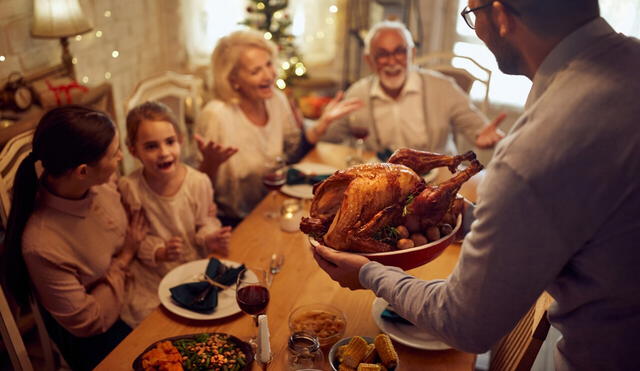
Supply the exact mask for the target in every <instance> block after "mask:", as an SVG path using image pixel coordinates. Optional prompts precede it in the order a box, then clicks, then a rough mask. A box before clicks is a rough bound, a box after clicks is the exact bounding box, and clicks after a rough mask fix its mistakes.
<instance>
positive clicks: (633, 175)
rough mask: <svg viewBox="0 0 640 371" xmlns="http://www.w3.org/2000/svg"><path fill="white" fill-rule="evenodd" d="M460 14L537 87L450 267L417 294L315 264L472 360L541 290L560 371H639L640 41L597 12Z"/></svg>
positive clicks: (519, 4)
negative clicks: (548, 299) (557, 336)
mask: <svg viewBox="0 0 640 371" xmlns="http://www.w3.org/2000/svg"><path fill="white" fill-rule="evenodd" d="M468 5H469V6H468V7H467V8H465V10H464V11H463V12H462V15H463V17H465V20H466V21H467V23H468V24H469V26H470V27H472V28H475V30H476V34H477V35H478V36H479V37H480V38H481V39H482V40H483V41H484V42H485V43H486V44H487V46H488V47H489V49H490V50H491V51H492V52H493V54H495V56H496V59H497V60H498V64H499V66H500V69H501V70H503V71H504V72H506V73H510V74H521V75H525V76H527V77H528V78H530V79H531V80H532V81H533V86H532V90H531V92H530V94H529V97H528V100H527V103H526V107H525V112H524V114H523V115H522V117H521V118H520V119H519V120H518V121H517V122H516V123H515V125H514V127H513V128H512V129H511V131H510V132H509V134H508V136H507V137H506V138H505V139H504V140H502V141H501V143H500V144H499V145H498V148H497V149H496V153H495V155H494V157H493V159H492V161H491V163H490V164H489V166H488V170H487V174H486V176H485V179H484V181H483V182H482V183H481V184H480V186H479V189H478V204H477V205H476V207H475V210H474V211H473V215H474V217H475V221H474V222H473V224H472V225H471V231H470V232H469V233H468V234H467V235H466V238H465V240H464V243H463V245H462V254H461V256H460V260H459V262H458V265H457V266H456V268H455V269H454V271H453V273H452V274H451V275H450V276H449V277H448V278H447V279H445V280H438V281H423V280H419V279H417V278H414V277H411V276H409V275H407V274H406V273H404V272H402V271H401V270H399V269H396V268H392V267H385V266H383V265H380V264H378V263H375V262H369V261H368V260H367V259H365V258H363V257H361V256H357V255H353V254H349V253H345V252H337V251H334V250H332V249H329V248H327V247H319V248H316V249H315V250H314V254H315V257H316V260H317V261H318V264H319V265H320V266H321V267H322V268H323V269H324V270H325V271H327V272H328V273H329V274H330V276H331V277H332V278H334V279H335V280H337V281H339V282H340V283H341V284H342V285H344V286H348V287H350V288H353V289H356V288H362V287H365V288H369V289H371V290H373V291H374V292H375V293H376V295H378V296H380V297H383V298H385V299H386V300H387V301H389V302H390V303H391V304H392V305H393V307H394V308H395V309H396V310H397V311H398V312H399V313H400V314H401V315H402V316H404V317H405V318H407V319H409V320H410V321H412V322H413V323H415V324H417V325H418V326H420V327H421V328H423V329H424V330H425V331H428V332H430V333H433V334H436V335H437V336H439V337H440V338H442V339H443V340H444V341H446V342H447V343H449V344H450V345H452V346H454V347H456V348H458V349H462V350H466V351H470V352H483V351H486V350H487V349H488V348H489V347H491V345H492V344H494V343H495V342H496V341H498V340H499V339H500V337H501V336H503V335H504V334H505V333H507V332H508V331H509V330H510V329H511V328H512V327H513V326H514V325H515V323H516V322H517V321H518V319H519V318H520V317H522V316H523V314H524V313H525V312H526V311H527V309H528V308H529V307H530V306H531V305H532V303H534V302H535V300H536V298H537V297H538V296H539V295H540V294H541V293H542V292H543V291H544V290H546V291H547V292H549V293H550V294H551V296H553V298H554V299H555V300H556V302H555V303H554V304H553V305H552V306H551V307H550V309H549V320H550V322H551V323H552V325H553V326H554V327H556V328H557V329H558V330H559V331H560V332H561V334H562V339H561V340H560V341H559V342H558V345H557V351H556V357H555V361H556V369H557V370H640V357H638V355H637V353H638V350H639V349H640V345H639V344H640V343H639V342H638V333H640V275H638V273H637V270H638V267H639V266H640V248H639V246H638V241H640V177H639V174H640V130H638V122H640V105H639V104H638V102H637V95H636V94H637V92H638V91H640V77H639V76H638V74H637V69H638V63H639V61H640V41H638V40H637V39H634V38H630V37H626V36H624V35H621V34H618V33H616V32H615V31H614V30H613V29H612V28H611V27H610V26H609V24H608V23H607V22H606V21H605V20H604V19H602V18H601V17H600V16H599V6H598V0H567V1H555V0H501V1H488V2H487V1H481V0H469V4H468Z"/></svg>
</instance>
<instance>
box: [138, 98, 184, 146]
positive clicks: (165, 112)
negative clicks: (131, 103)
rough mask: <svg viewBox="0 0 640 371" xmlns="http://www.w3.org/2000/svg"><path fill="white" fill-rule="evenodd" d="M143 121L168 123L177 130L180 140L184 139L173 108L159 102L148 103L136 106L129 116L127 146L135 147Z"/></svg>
mask: <svg viewBox="0 0 640 371" xmlns="http://www.w3.org/2000/svg"><path fill="white" fill-rule="evenodd" d="M143 121H166V122H168V123H170V124H171V125H173V128H174V129H176V134H177V135H178V139H179V140H181V139H182V132H181V131H180V128H179V127H178V121H177V120H176V117H175V116H174V115H173V112H171V108H169V107H167V106H166V105H165V104H163V103H160V102H157V101H148V102H144V103H142V104H140V105H138V106H135V107H134V108H133V109H131V111H129V113H128V114H127V145H129V146H134V145H135V143H136V139H137V138H138V129H139V128H140V124H141V123H142V122H143Z"/></svg>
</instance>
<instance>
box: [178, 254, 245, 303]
mask: <svg viewBox="0 0 640 371" xmlns="http://www.w3.org/2000/svg"><path fill="white" fill-rule="evenodd" d="M222 265H223V264H222V263H221V262H220V260H218V259H216V258H211V259H209V263H208V264H207V269H206V270H205V274H206V275H207V276H209V277H210V278H211V279H213V280H214V281H216V282H219V283H221V284H223V285H226V286H229V285H232V284H234V283H235V282H236V280H237V279H238V275H239V274H240V272H242V270H243V269H244V268H245V267H244V264H242V265H240V266H239V267H237V268H228V269H226V270H224V268H223V269H222V270H221V269H220V268H221V266H222ZM209 287H211V291H210V292H209V293H208V294H207V296H206V297H205V299H204V301H202V302H194V300H195V299H196V298H197V297H198V296H200V294H202V293H203V292H204V291H205V290H209ZM221 290H222V289H220V288H218V287H216V286H213V285H211V284H210V283H208V282H189V283H183V284H180V285H178V286H175V287H172V288H170V289H169V291H171V297H172V298H173V300H175V302H176V303H178V305H180V306H181V307H183V308H187V309H189V310H192V311H194V312H199V313H211V312H213V310H214V309H216V307H217V306H218V292H219V291H221Z"/></svg>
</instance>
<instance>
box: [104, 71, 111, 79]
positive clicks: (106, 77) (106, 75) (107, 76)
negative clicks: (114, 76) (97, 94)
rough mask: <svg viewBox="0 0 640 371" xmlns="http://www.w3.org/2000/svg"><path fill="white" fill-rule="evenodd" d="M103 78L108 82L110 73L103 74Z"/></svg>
mask: <svg viewBox="0 0 640 371" xmlns="http://www.w3.org/2000/svg"><path fill="white" fill-rule="evenodd" d="M104 78H105V79H107V80H109V79H110V78H111V72H105V73H104Z"/></svg>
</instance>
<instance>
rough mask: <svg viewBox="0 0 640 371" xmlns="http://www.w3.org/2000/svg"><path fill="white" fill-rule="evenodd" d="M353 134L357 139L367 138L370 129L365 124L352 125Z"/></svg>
mask: <svg viewBox="0 0 640 371" xmlns="http://www.w3.org/2000/svg"><path fill="white" fill-rule="evenodd" d="M349 131H350V132H351V135H352V136H353V137H354V138H356V139H365V138H366V137H368V136H369V129H368V128H367V127H364V126H351V127H350V128H349Z"/></svg>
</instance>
